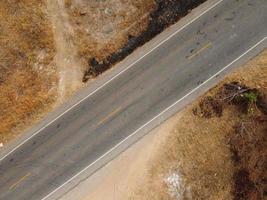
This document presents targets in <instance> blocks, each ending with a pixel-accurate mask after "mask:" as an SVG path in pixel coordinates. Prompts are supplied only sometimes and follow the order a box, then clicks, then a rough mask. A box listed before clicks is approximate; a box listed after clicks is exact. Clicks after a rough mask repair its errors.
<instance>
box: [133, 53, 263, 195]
mask: <svg viewBox="0 0 267 200" xmlns="http://www.w3.org/2000/svg"><path fill="white" fill-rule="evenodd" d="M233 85H234V86H233ZM232 86H233V87H234V88H233V87H232ZM236 86H238V87H236ZM254 97H256V98H254ZM266 103H267V51H264V52H263V53H261V54H260V55H259V56H257V57H256V58H255V59H253V60H252V61H250V62H249V63H248V64H246V65H245V66H244V67H243V68H241V69H239V70H237V71H236V72H234V73H233V74H231V75H230V76H229V77H227V78H226V79H225V80H224V81H223V82H222V83H220V84H219V85H217V86H216V87H215V88H213V89H212V90H210V91H209V92H208V93H206V94H205V95H204V96H203V97H201V98H200V100H199V101H198V102H196V103H193V105H191V106H189V107H188V108H187V109H186V110H185V111H184V115H183V117H182V118H181V119H180V120H179V122H177V125H176V128H175V129H174V130H173V131H172V133H171V134H170V136H169V138H168V139H167V141H166V143H165V144H164V145H163V146H162V147H161V148H160V149H161V151H160V152H159V153H158V154H157V156H156V157H155V159H154V161H153V162H152V163H151V169H150V175H149V177H147V181H146V182H145V183H144V185H143V186H142V188H141V187H140V188H139V189H138V191H137V192H136V194H135V195H134V196H133V198H132V199H139V200H148V199H154V200H163V199H164V200H167V199H175V198H172V197H171V196H170V195H169V194H168V188H167V185H166V183H165V181H164V178H166V176H167V175H168V174H170V173H171V172H177V173H178V174H179V175H180V176H181V178H182V183H181V184H182V185H183V186H182V187H181V188H180V190H179V192H180V195H181V196H182V199H203V200H204V199H205V200H206V199H211V200H213V199H221V200H229V199H235V200H246V199H247V200H256V199H257V200H258V199H259V200H260V199H262V200H263V199H264V198H266V191H267V185H266V180H267V172H266V164H267V160H266V157H267V148H266V146H267V116H266V108H267V107H266ZM264 195H265V196H264Z"/></svg>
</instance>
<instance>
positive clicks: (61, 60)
mask: <svg viewBox="0 0 267 200" xmlns="http://www.w3.org/2000/svg"><path fill="white" fill-rule="evenodd" d="M46 3H47V10H48V15H49V16H50V20H51V23H52V26H53V33H54V40H55V46H56V56H55V63H56V65H57V67H58V72H59V83H58V96H59V98H58V100H59V102H62V101H63V100H64V98H65V97H67V96H69V95H70V94H71V93H72V92H74V91H75V90H77V89H78V88H79V87H81V86H82V83H81V80H82V77H83V70H82V69H83V67H82V64H81V63H80V60H79V59H78V56H77V50H76V47H75V46H74V44H73V36H74V31H73V29H72V27H71V25H70V23H69V18H68V15H67V12H66V10H65V5H64V0H46Z"/></svg>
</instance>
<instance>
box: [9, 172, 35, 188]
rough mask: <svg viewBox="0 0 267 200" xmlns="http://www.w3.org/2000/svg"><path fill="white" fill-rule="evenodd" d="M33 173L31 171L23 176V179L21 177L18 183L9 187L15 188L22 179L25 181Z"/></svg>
mask: <svg viewBox="0 0 267 200" xmlns="http://www.w3.org/2000/svg"><path fill="white" fill-rule="evenodd" d="M30 175H31V173H28V174H26V175H25V176H23V177H22V178H21V179H19V180H18V181H17V182H16V183H14V184H13V185H11V186H10V187H9V190H12V189H14V188H15V187H16V186H17V185H19V184H20V183H21V182H22V181H24V180H25V179H26V178H28V177H29V176H30Z"/></svg>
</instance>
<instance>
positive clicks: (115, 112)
mask: <svg viewBox="0 0 267 200" xmlns="http://www.w3.org/2000/svg"><path fill="white" fill-rule="evenodd" d="M120 110H121V107H119V108H117V109H116V110H114V111H113V112H111V113H110V114H109V115H108V116H106V117H105V118H104V119H102V120H101V121H100V122H98V124H97V126H99V125H101V124H103V123H104V122H106V121H107V120H108V119H110V118H111V117H112V116H114V115H115V114H117V113H118V112H119V111H120Z"/></svg>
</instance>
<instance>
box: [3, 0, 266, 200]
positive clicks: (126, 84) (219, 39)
mask: <svg viewBox="0 0 267 200" xmlns="http://www.w3.org/2000/svg"><path fill="white" fill-rule="evenodd" d="M266 36H267V2H266V0H239V1H238V0H225V1H223V2H221V3H220V4H219V5H217V6H216V7H214V8H213V9H211V10H210V11H209V12H207V13H206V14H205V15H203V16H201V17H200V18H199V19H197V20H196V21H194V22H193V23H191V24H190V25H188V26H187V27H186V28H184V29H183V30H181V31H179V32H178V33H176V34H175V35H174V36H173V37H171V38H170V39H168V40H167V41H166V42H165V43H163V44H161V45H160V46H159V47H158V48H156V49H155V50H154V51H152V52H151V53H150V54H148V55H146V56H145V57H144V58H142V59H141V60H140V61H139V62H137V63H135V64H134V65H133V66H132V67H131V68H129V69H128V70H127V71H125V72H123V73H122V74H120V75H119V76H118V77H116V78H115V79H113V80H112V81H111V82H109V83H108V84H106V85H105V86H104V87H102V88H101V89H100V90H98V91H97V92H95V93H94V94H93V95H91V96H89V97H88V98H87V99H86V100H84V101H83V102H81V103H80V104H79V105H76V106H75V107H74V108H73V109H71V110H69V111H68V112H67V113H65V114H64V115H63V116H61V117H60V118H59V119H58V120H56V121H55V122H54V123H52V124H50V125H49V126H48V127H46V128H45V129H44V130H42V131H41V132H39V133H38V134H37V135H35V136H34V137H33V138H31V139H30V140H29V141H27V142H26V143H24V144H23V145H22V146H20V147H19V148H18V149H16V150H15V151H14V152H12V153H11V154H9V155H8V156H6V157H5V158H4V159H2V160H1V162H0V174H1V176H0V186H1V187H0V199H1V200H38V199H50V198H51V196H50V194H51V192H53V191H54V190H55V189H57V188H58V187H60V186H61V185H62V184H64V183H66V181H68V180H69V179H70V178H72V177H73V176H75V175H76V174H77V173H79V172H80V171H81V170H83V169H84V168H85V167H87V166H88V165H90V163H93V162H94V161H95V160H97V159H98V158H99V157H101V156H102V155H103V154H105V153H106V152H107V151H109V150H110V149H112V148H113V147H114V146H116V145H117V144H118V143H120V142H121V141H122V140H124V139H125V138H127V137H128V136H129V135H131V134H132V133H134V132H136V130H138V129H139V128H140V127H142V126H143V125H144V124H145V123H147V122H149V121H150V120H151V119H153V118H154V117H155V116H157V115H158V114H159V113H161V112H162V111H163V110H164V109H166V108H167V107H168V106H170V105H172V104H173V103H174V102H177V100H178V99H181V98H183V97H184V96H185V95H187V94H188V93H189V92H190V91H192V90H194V89H195V88H196V87H198V86H199V85H200V84H201V83H203V82H204V81H205V80H207V79H209V78H210V77H211V76H213V75H214V74H216V73H217V72H218V71H220V70H221V69H223V68H224V67H225V66H227V65H228V64H229V63H231V62H232V61H233V60H235V59H236V58H238V57H239V56H240V55H242V54H244V52H246V51H247V50H248V49H250V48H251V47H253V46H254V45H255V44H257V43H258V42H259V41H261V40H262V42H263V39H264V38H265V37H266ZM264 42H265V41H264ZM133 162H134V160H133ZM53 193H54V192H53ZM53 193H52V194H53ZM47 195H48V196H47Z"/></svg>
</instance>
